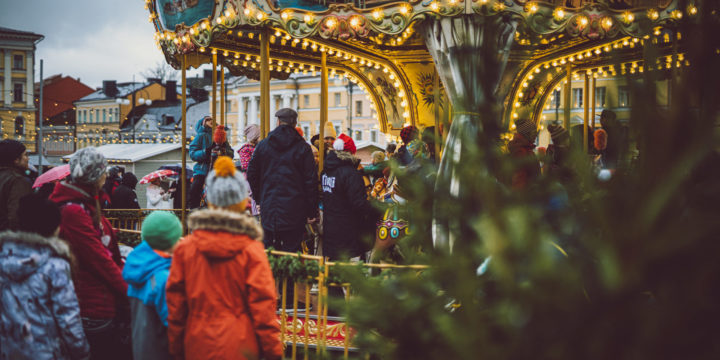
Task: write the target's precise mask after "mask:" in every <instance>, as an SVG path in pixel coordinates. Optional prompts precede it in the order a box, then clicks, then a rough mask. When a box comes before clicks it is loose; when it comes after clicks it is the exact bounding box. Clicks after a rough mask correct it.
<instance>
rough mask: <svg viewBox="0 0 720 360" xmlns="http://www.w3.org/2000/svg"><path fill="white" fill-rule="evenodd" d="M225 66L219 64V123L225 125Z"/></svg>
mask: <svg viewBox="0 0 720 360" xmlns="http://www.w3.org/2000/svg"><path fill="white" fill-rule="evenodd" d="M225 115H226V114H225V67H224V66H223V65H222V64H220V124H221V125H222V126H225Z"/></svg>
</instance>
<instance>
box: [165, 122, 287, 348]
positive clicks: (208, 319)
mask: <svg viewBox="0 0 720 360" xmlns="http://www.w3.org/2000/svg"><path fill="white" fill-rule="evenodd" d="M293 131H294V130H293ZM214 167H215V170H213V171H212V172H210V175H208V177H207V180H206V182H205V187H206V190H205V191H206V196H207V201H208V203H209V209H204V210H198V211H195V212H193V213H192V214H190V216H189V218H188V228H189V229H190V230H191V231H192V234H190V235H188V236H186V237H185V238H183V239H181V240H180V242H179V243H178V245H177V247H176V248H175V250H174V251H173V260H172V264H171V265H170V276H169V277H168V280H167V287H166V295H165V296H166V301H167V307H168V340H169V346H170V354H171V355H173V356H174V357H175V358H176V359H202V360H205V359H214V360H218V359H260V358H264V359H280V357H281V356H282V351H283V349H282V344H281V343H280V324H279V323H278V318H277V315H276V314H275V304H276V301H277V293H276V291H275V280H274V279H273V276H272V271H271V270H270V264H269V263H268V259H267V255H265V248H264V247H263V243H262V236H263V232H262V228H261V227H260V225H259V224H258V223H257V221H256V220H255V218H254V217H252V216H251V215H249V214H247V213H246V212H245V208H246V205H247V201H248V188H249V186H248V184H247V182H246V181H245V178H244V176H243V175H242V174H240V172H236V171H235V166H234V164H233V162H232V160H231V159H230V158H229V157H225V156H221V157H219V158H218V160H217V161H216V162H215V165H214Z"/></svg>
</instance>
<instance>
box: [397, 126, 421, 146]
mask: <svg viewBox="0 0 720 360" xmlns="http://www.w3.org/2000/svg"><path fill="white" fill-rule="evenodd" d="M417 136H418V128H416V127H415V126H413V125H408V126H406V127H404V128H402V130H400V138H401V139H402V141H403V143H405V144H408V143H410V142H411V141H413V140H415V139H416V138H417Z"/></svg>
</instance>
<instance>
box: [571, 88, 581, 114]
mask: <svg viewBox="0 0 720 360" xmlns="http://www.w3.org/2000/svg"><path fill="white" fill-rule="evenodd" d="M572 94H573V107H574V108H576V109H578V108H581V107H582V106H583V89H572Z"/></svg>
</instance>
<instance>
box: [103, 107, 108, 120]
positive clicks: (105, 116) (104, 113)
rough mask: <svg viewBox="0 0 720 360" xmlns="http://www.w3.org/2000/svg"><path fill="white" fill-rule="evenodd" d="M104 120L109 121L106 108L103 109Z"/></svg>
mask: <svg viewBox="0 0 720 360" xmlns="http://www.w3.org/2000/svg"><path fill="white" fill-rule="evenodd" d="M102 122H107V115H106V111H105V109H103V120H102Z"/></svg>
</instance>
